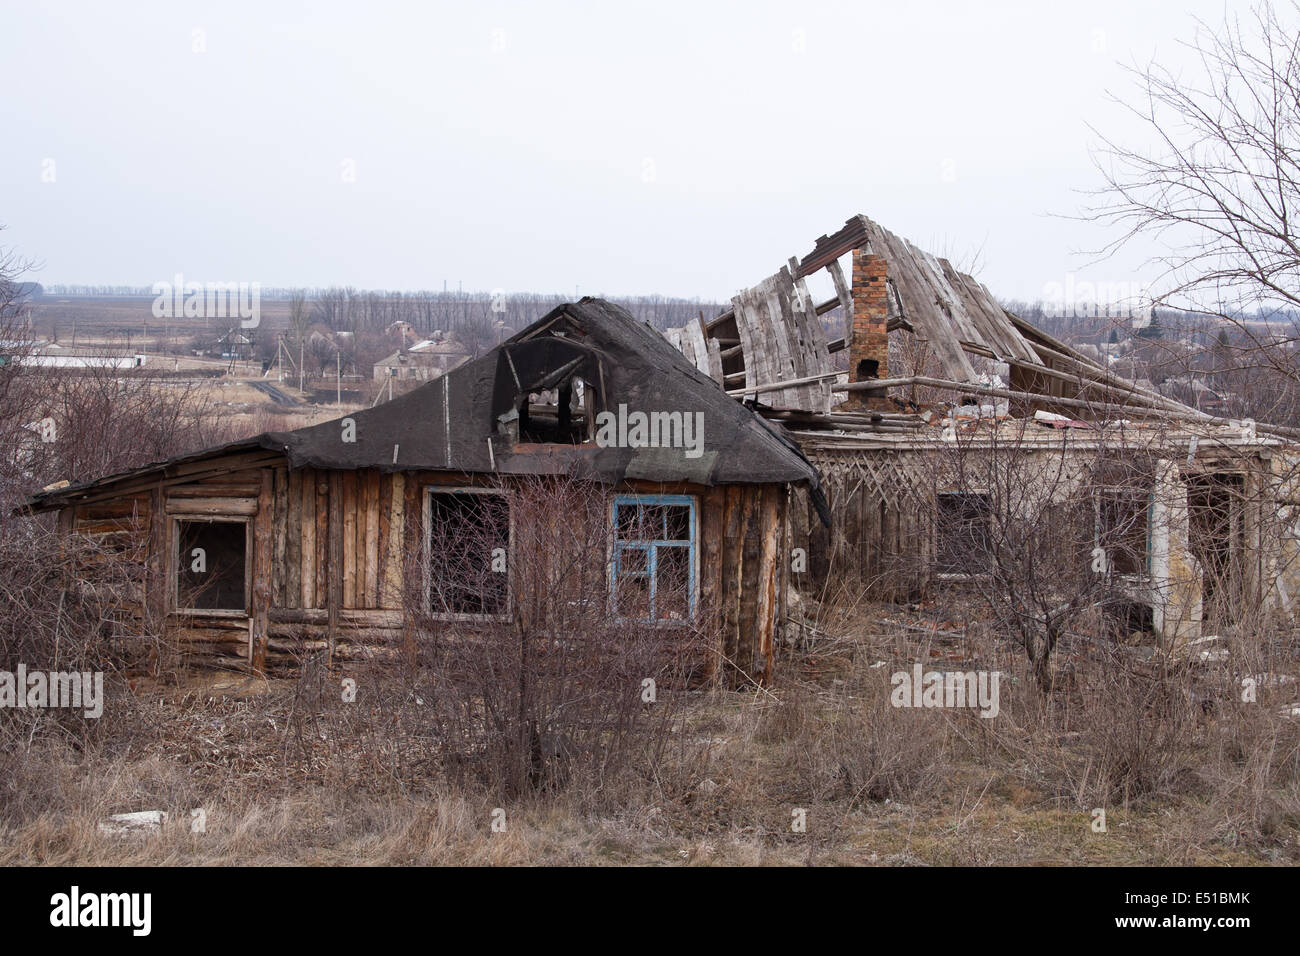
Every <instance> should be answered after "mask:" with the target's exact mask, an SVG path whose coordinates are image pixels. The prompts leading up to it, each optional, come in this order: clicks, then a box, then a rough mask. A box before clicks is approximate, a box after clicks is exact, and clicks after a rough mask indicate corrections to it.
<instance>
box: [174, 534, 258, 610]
mask: <svg viewBox="0 0 1300 956" xmlns="http://www.w3.org/2000/svg"><path fill="white" fill-rule="evenodd" d="M176 526H177V535H176V540H177V556H176V569H177V581H176V607H177V608H178V609H180V610H203V611H244V612H246V611H247V608H248V602H247V572H248V524H247V522H244V521H216V520H197V519H191V520H178V521H177V522H176Z"/></svg>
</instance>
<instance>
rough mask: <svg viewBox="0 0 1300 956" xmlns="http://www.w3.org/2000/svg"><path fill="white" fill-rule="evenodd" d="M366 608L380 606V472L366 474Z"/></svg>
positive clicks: (374, 470)
mask: <svg viewBox="0 0 1300 956" xmlns="http://www.w3.org/2000/svg"><path fill="white" fill-rule="evenodd" d="M365 546H366V551H365V562H366V563H365V570H366V607H368V608H375V607H378V606H379V471H378V470H376V469H371V470H369V471H367V472H366V535H365Z"/></svg>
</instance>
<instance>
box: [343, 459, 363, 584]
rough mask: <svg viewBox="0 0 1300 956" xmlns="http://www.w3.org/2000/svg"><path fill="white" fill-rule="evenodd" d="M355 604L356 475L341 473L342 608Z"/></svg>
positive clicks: (346, 472)
mask: <svg viewBox="0 0 1300 956" xmlns="http://www.w3.org/2000/svg"><path fill="white" fill-rule="evenodd" d="M359 606H360V605H359V604H357V473H356V472H355V471H345V472H343V607H346V608H355V607H359Z"/></svg>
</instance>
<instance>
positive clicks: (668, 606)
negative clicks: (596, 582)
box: [613, 495, 695, 622]
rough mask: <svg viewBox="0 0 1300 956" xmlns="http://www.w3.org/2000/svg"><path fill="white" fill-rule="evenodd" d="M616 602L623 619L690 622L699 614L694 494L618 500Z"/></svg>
mask: <svg viewBox="0 0 1300 956" xmlns="http://www.w3.org/2000/svg"><path fill="white" fill-rule="evenodd" d="M613 526H614V567H613V586H614V607H615V613H616V614H617V615H618V616H619V617H620V618H626V619H632V620H638V621H660V622H663V621H687V620H690V619H691V617H692V616H693V615H694V613H695V499H693V498H691V497H689V496H687V495H619V496H617V497H615V499H614V510H613Z"/></svg>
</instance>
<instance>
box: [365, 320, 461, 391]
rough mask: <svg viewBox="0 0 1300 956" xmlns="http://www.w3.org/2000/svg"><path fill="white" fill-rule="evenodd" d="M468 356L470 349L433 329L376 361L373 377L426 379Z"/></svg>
mask: <svg viewBox="0 0 1300 956" xmlns="http://www.w3.org/2000/svg"><path fill="white" fill-rule="evenodd" d="M468 359H469V353H468V352H466V351H465V349H464V348H463V347H462V346H461V345H460V343H458V342H457V341H456V340H455V339H454V338H452V337H450V336H448V335H446V334H444V333H442V332H435V333H434V334H433V337H432V338H427V339H424V340H422V341H420V342H416V343H415V344H414V345H412V346H411V347H410V348H409V349H398V350H397V351H396V352H394V353H393V354H392V355H389V356H387V357H386V358H383V359H381V360H380V361H378V362H376V363H375V369H374V370H375V381H376V382H383V381H387V380H388V379H389V378H397V379H407V380H415V381H428V380H429V379H434V378H437V377H438V376H440V375H442V374H443V373H444V372H449V371H451V370H452V369H454V368H455V367H456V366H458V365H460V364H461V363H462V362H465V361H466V360H468Z"/></svg>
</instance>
